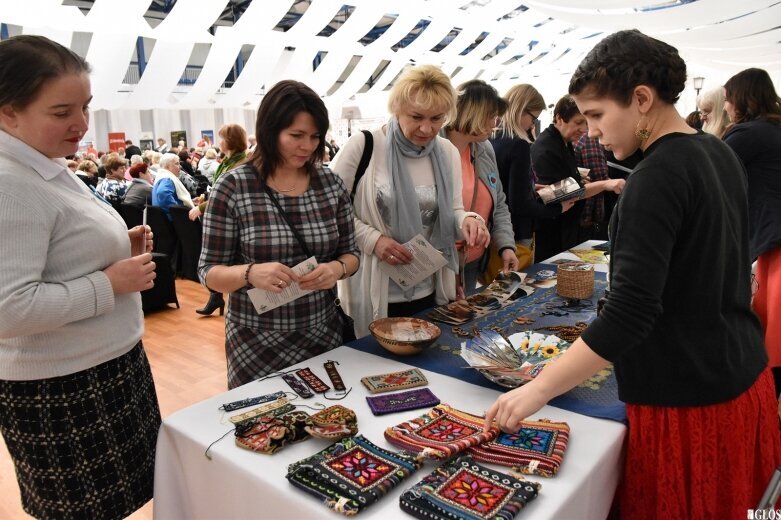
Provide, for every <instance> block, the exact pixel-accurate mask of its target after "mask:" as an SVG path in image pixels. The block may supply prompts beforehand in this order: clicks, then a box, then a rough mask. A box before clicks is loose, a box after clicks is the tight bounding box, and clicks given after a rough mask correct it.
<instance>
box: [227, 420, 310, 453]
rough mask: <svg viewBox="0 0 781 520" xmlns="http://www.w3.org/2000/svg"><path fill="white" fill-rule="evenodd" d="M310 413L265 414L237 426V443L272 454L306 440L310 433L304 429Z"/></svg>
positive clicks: (243, 446) (240, 445) (246, 447)
mask: <svg viewBox="0 0 781 520" xmlns="http://www.w3.org/2000/svg"><path fill="white" fill-rule="evenodd" d="M308 418H309V414H307V413H306V412H302V411H295V412H291V413H289V414H285V415H283V416H281V417H271V416H263V417H258V418H257V419H255V420H254V421H252V422H249V423H247V424H242V425H239V426H236V432H235V436H236V445H237V446H239V447H241V448H245V449H248V450H252V451H257V452H259V453H265V454H267V455H271V454H273V453H276V452H277V451H279V450H281V449H282V448H284V447H285V446H287V445H288V444H292V443H294V442H298V441H301V440H304V439H306V438H308V437H309V434H308V433H307V432H306V430H305V429H304V427H305V425H306V421H307V419H308Z"/></svg>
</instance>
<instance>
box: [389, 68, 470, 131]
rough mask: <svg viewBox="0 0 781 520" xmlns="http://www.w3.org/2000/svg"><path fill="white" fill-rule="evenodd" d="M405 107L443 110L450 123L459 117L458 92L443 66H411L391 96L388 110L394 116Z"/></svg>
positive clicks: (391, 92)
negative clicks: (457, 111) (457, 109)
mask: <svg viewBox="0 0 781 520" xmlns="http://www.w3.org/2000/svg"><path fill="white" fill-rule="evenodd" d="M405 106H416V107H425V108H428V109H441V110H442V112H444V113H445V123H447V122H448V121H451V120H453V118H455V116H456V91H455V90H454V89H453V85H452V84H451V83H450V78H449V77H448V76H447V74H445V73H444V72H442V70H441V69H440V68H439V67H435V66H434V65H418V66H415V67H411V68H409V69H407V70H406V71H404V72H403V73H402V74H401V76H399V79H398V80H396V83H395V84H394V85H393V88H392V89H391V91H390V95H389V96H388V110H389V111H390V113H391V114H393V115H394V116H398V115H399V112H401V110H402V107H405Z"/></svg>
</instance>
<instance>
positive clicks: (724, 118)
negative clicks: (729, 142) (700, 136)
mask: <svg viewBox="0 0 781 520" xmlns="http://www.w3.org/2000/svg"><path fill="white" fill-rule="evenodd" d="M724 101H726V96H725V94H724V87H716V88H714V89H711V90H707V91H705V92H703V93H702V94H701V95H700V97H698V98H697V106H699V107H700V111H702V107H710V110H709V112H710V113H709V115H708V121H707V122H706V123H705V124H703V125H702V131H703V132H706V133H709V134H712V135H715V136H716V137H718V138H719V139H721V138H722V137H724V131H725V130H726V129H727V125H728V124H729V116H728V115H727V112H726V111H725V110H724Z"/></svg>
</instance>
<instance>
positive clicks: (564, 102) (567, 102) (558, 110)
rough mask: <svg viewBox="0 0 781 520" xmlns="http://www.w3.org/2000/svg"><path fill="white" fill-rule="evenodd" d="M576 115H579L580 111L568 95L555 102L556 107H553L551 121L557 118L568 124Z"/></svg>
mask: <svg viewBox="0 0 781 520" xmlns="http://www.w3.org/2000/svg"><path fill="white" fill-rule="evenodd" d="M577 115H580V109H579V108H578V105H577V104H576V103H575V100H574V99H573V98H572V96H570V95H564V96H562V97H561V99H559V100H558V101H556V106H555V107H553V119H556V116H559V117H560V118H561V120H562V121H564V122H565V123H569V120H570V119H572V118H573V117H575V116H577Z"/></svg>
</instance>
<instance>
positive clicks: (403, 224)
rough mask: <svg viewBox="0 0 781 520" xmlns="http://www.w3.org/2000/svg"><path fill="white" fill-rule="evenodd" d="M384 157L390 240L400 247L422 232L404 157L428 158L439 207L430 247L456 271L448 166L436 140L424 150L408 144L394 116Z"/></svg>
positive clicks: (389, 122)
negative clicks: (388, 199) (385, 159)
mask: <svg viewBox="0 0 781 520" xmlns="http://www.w3.org/2000/svg"><path fill="white" fill-rule="evenodd" d="M387 154H388V155H387V165H388V170H389V173H390V192H391V194H392V195H393V204H392V205H391V208H390V228H391V230H392V231H391V232H392V233H393V238H394V239H396V241H398V242H399V243H402V244H403V243H404V242H408V241H409V240H411V239H412V237H414V236H415V235H417V234H418V233H420V232H422V231H423V221H422V219H421V216H420V204H419V202H418V197H417V195H416V193H415V186H414V185H413V183H412V179H411V178H410V174H409V171H407V163H406V161H405V160H404V157H409V158H413V159H417V158H420V157H430V158H431V166H432V168H433V170H434V184H435V186H436V188H437V206H439V208H438V209H439V216H438V217H437V220H436V221H435V222H434V226H433V229H432V232H431V245H433V246H434V247H435V248H436V249H438V250H440V251H441V252H442V254H443V255H445V258H446V259H447V262H448V267H450V269H452V270H453V271H455V272H458V254H457V252H456V247H455V241H456V228H457V224H456V220H455V215H454V214H453V185H452V181H451V177H450V176H451V172H450V166H451V165H450V164H449V163H448V162H447V161H446V159H445V155H444V153H443V151H442V146H441V145H440V143H439V140H438V139H437V138H436V137H435V138H434V139H432V140H431V142H429V143H428V144H427V145H426V146H423V147H421V146H418V145H416V144H413V143H411V142H410V141H409V139H407V138H406V137H405V136H404V133H402V131H401V128H400V127H399V121H398V119H396V118H395V117H394V118H391V120H390V121H388V150H387Z"/></svg>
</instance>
